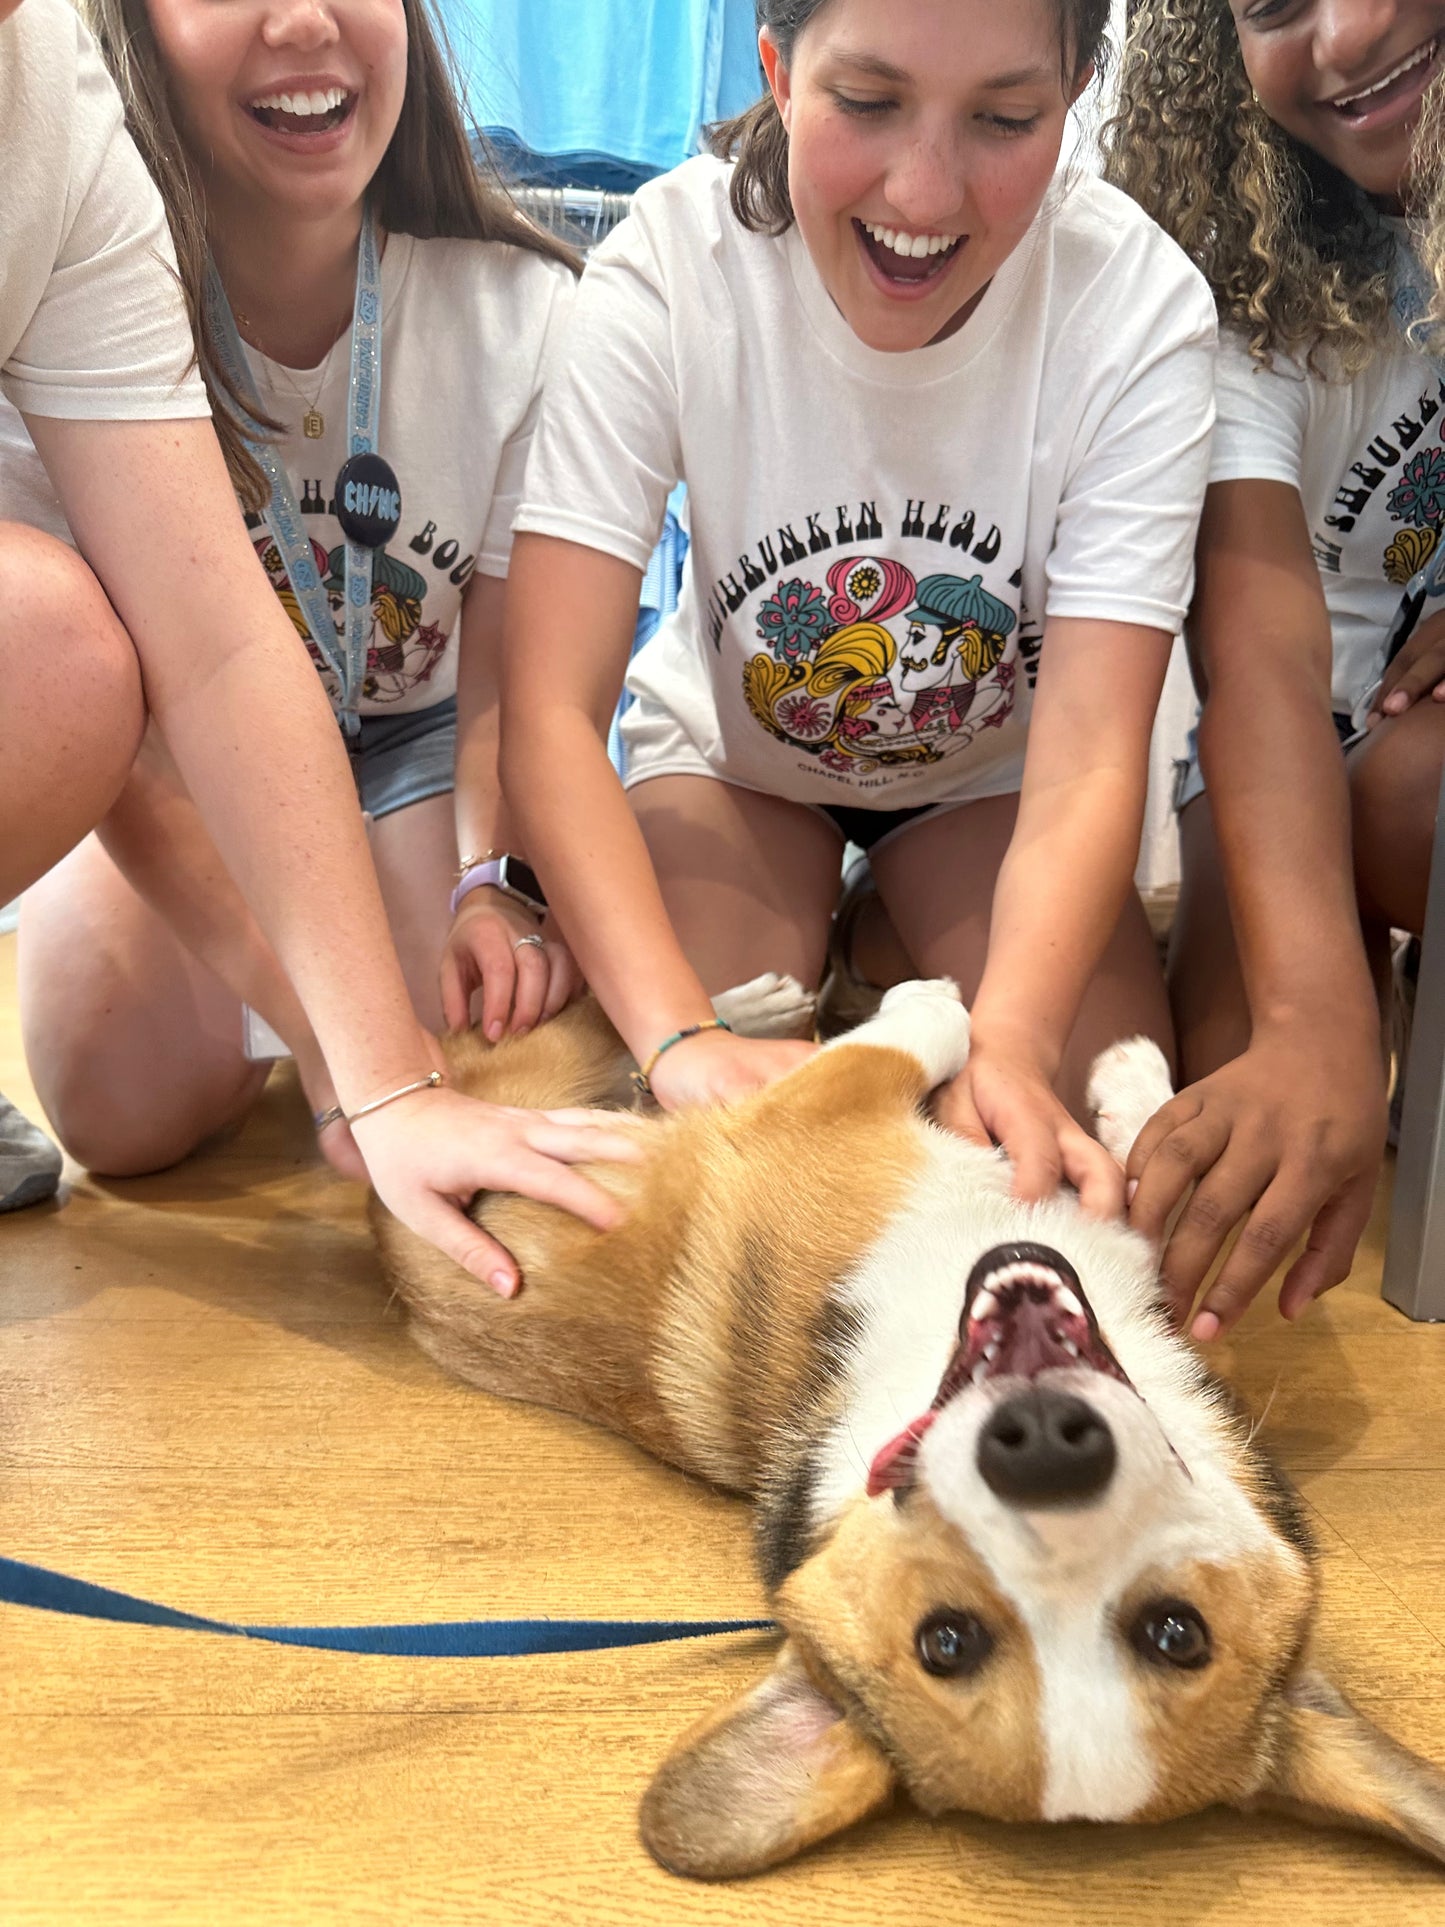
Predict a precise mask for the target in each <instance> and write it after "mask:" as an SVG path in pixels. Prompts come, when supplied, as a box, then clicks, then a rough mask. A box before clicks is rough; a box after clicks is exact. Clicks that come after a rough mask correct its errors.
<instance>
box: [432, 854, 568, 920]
mask: <svg viewBox="0 0 1445 1927" xmlns="http://www.w3.org/2000/svg"><path fill="white" fill-rule="evenodd" d="M486 885H490V886H491V888H492V889H494V890H500V891H501V893H502V895H503V896H504V897H511V898H512V899H513V901H514V902H516V903H520V904H521V905H522V907H523V908H524V909H527V910H530V911H531V912H532V914H533V915H534V916H538V917H545V916H546V914H547V899H546V897H545V896H544V895H543V894H542V886H541V884H540V883H539V882H538V881H537V873H536V871H535V870H534V869H533V868H532V866H531V865H530V864H529V863H524V862H523V861H522V859H521V857H519V856H494V857H488V858H487V860H486V862H485V863H474V864H473V865H472V867H471V868H470V869H469V870H464V871H463V872H462V875H461V880H460V881H459V882H458V884H457V887H456V889H455V890H453V891H452V897H451V910H452V915H453V916H455V915H456V914H457V906H458V905H459V904H460V903H461V900H462V898H463V897H467V896H470V895H471V893H472V891H473V890H480V889H482V888H483V887H484V886H486Z"/></svg>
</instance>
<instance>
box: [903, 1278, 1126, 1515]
mask: <svg viewBox="0 0 1445 1927" xmlns="http://www.w3.org/2000/svg"><path fill="white" fill-rule="evenodd" d="M1080 1368H1082V1369H1084V1370H1087V1371H1093V1372H1101V1373H1103V1374H1104V1375H1105V1376H1106V1377H1108V1378H1116V1379H1118V1380H1119V1382H1120V1384H1122V1385H1130V1381H1129V1378H1128V1376H1127V1374H1126V1373H1125V1372H1124V1370H1123V1368H1122V1366H1121V1365H1120V1364H1119V1361H1118V1359H1117V1358H1115V1356H1114V1354H1113V1353H1112V1352H1111V1351H1110V1350H1109V1347H1108V1346H1107V1345H1106V1344H1105V1343H1104V1339H1103V1336H1102V1334H1101V1333H1100V1331H1099V1321H1098V1320H1097V1318H1095V1316H1094V1310H1093V1307H1092V1306H1091V1305H1090V1303H1089V1301H1088V1298H1087V1296H1086V1295H1085V1292H1084V1288H1083V1286H1082V1285H1081V1284H1080V1283H1079V1275H1078V1273H1077V1272H1076V1271H1075V1270H1074V1267H1073V1266H1072V1265H1071V1264H1070V1263H1069V1261H1068V1259H1067V1258H1065V1257H1063V1256H1061V1254H1060V1253H1059V1252H1057V1251H1052V1250H1050V1248H1049V1247H1048V1246H1047V1245H1036V1244H1010V1245H996V1246H995V1247H994V1249H993V1250H992V1251H986V1252H985V1253H984V1255H983V1256H982V1257H981V1258H980V1259H979V1261H978V1263H977V1264H976V1265H975V1266H974V1268H973V1270H972V1271H971V1272H970V1273H969V1279H968V1284H967V1286H966V1287H965V1289H964V1295H963V1316H962V1319H961V1320H960V1322H959V1334H958V1345H957V1347H956V1349H955V1351H954V1354H953V1357H952V1358H951V1359H950V1361H949V1365H948V1370H947V1371H946V1372H945V1373H944V1375H943V1382H942V1383H941V1384H940V1386H939V1388H938V1396H937V1397H936V1398H935V1399H934V1401H933V1404H932V1405H931V1406H930V1407H929V1409H928V1410H927V1411H926V1412H924V1413H923V1414H922V1415H921V1416H920V1417H918V1418H916V1419H914V1420H913V1422H912V1423H911V1424H910V1425H908V1426H905V1428H904V1429H903V1431H901V1432H900V1433H899V1434H898V1436H897V1437H896V1438H892V1439H890V1440H889V1441H888V1443H887V1444H886V1445H885V1446H884V1447H883V1449H882V1451H881V1452H879V1453H878V1455H877V1457H876V1458H875V1459H874V1461H873V1464H872V1466H871V1467H870V1468H869V1473H868V1492H869V1496H870V1497H873V1496H876V1494H878V1493H880V1492H886V1491H889V1490H890V1489H894V1490H896V1489H898V1488H902V1487H907V1486H909V1485H911V1484H912V1483H913V1476H914V1461H915V1459H916V1458H917V1456H918V1448H919V1446H920V1444H921V1443H922V1441H923V1437H924V1434H925V1433H926V1432H927V1431H928V1428H929V1426H931V1425H932V1424H933V1422H934V1420H935V1419H936V1418H937V1417H938V1414H939V1413H940V1412H941V1411H942V1410H943V1409H944V1407H945V1406H946V1405H948V1404H949V1403H950V1402H951V1401H952V1400H953V1399H955V1398H957V1397H958V1396H959V1394H960V1393H962V1392H964V1391H965V1390H967V1389H968V1388H969V1387H971V1386H981V1385H985V1384H987V1383H988V1382H989V1380H990V1379H995V1378H1010V1379H1015V1378H1025V1379H1035V1378H1038V1377H1039V1376H1040V1375H1041V1374H1042V1373H1044V1372H1051V1371H1076V1370H1079V1369H1080ZM1130 1390H1131V1391H1132V1390H1133V1387H1132V1385H1130Z"/></svg>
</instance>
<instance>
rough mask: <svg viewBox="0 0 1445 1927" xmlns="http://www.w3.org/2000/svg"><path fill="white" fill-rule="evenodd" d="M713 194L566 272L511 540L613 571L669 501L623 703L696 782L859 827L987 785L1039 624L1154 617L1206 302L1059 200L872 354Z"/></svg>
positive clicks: (1103, 209)
mask: <svg viewBox="0 0 1445 1927" xmlns="http://www.w3.org/2000/svg"><path fill="white" fill-rule="evenodd" d="M729 173H730V169H729V166H728V164H727V163H724V162H721V161H718V160H714V159H711V158H709V157H701V158H699V159H696V160H692V161H689V162H687V163H686V164H685V165H684V166H682V167H680V168H678V169H676V170H675V171H674V172H673V173H671V174H669V175H666V176H664V177H663V178H662V179H660V180H657V181H654V182H652V183H650V184H649V185H648V186H646V187H644V188H643V189H642V190H641V192H640V193H639V194H638V195H637V197H636V199H635V201H634V203H633V211H632V214H631V217H630V218H629V219H628V220H627V221H625V222H624V223H623V224H622V226H621V227H619V228H618V229H617V230H616V231H615V232H614V233H613V234H612V235H611V236H610V237H609V238H608V239H607V240H606V241H605V242H604V243H603V244H602V246H601V247H600V248H599V249H598V250H597V252H596V253H595V254H594V256H593V257H592V259H591V261H590V262H589V264H588V267H587V271H586V274H585V275H584V276H583V280H582V286H581V290H580V292H579V295H578V300H577V304H576V307H575V309H574V311H573V317H572V321H571V323H570V324H569V327H568V329H567V332H566V335H565V339H564V342H563V345H562V348H561V350H560V352H559V354H558V357H557V361H556V365H555V367H554V369H553V371H552V374H551V376H550V378H549V382H548V388H547V393H546V396H545V398H544V402H543V408H542V421H541V426H540V428H539V429H538V433H537V437H536V442H535V445H534V448H533V452H532V459H531V462H530V464H529V467H528V470H527V482H526V488H525V491H524V497H523V503H522V508H521V510H520V512H519V514H518V516H517V521H516V527H517V528H518V529H519V530H522V529H526V530H535V531H538V532H540V533H542V534H546V535H552V536H559V537H562V538H564V539H566V540H570V541H573V542H578V543H583V544H586V545H587V546H590V547H593V548H598V549H602V550H605V551H606V552H607V553H608V554H611V555H616V556H618V557H621V558H622V559H624V560H626V561H627V562H630V563H631V564H633V565H634V566H635V567H637V568H642V567H644V566H645V564H646V562H647V559H648V555H649V553H650V551H651V548H652V545H653V543H654V542H655V541H656V539H657V534H658V531H659V529H660V527H661V524H662V519H663V511H664V505H665V503H666V499H667V495H668V492H669V490H670V489H671V488H672V487H673V485H674V483H675V482H677V481H678V480H679V479H682V480H685V481H686V482H687V485H688V514H689V533H690V535H691V539H692V546H691V549H690V551H689V555H688V562H687V570H686V575H685V580H684V583H683V590H682V598H681V602H680V604H679V607H678V609H677V612H676V614H675V615H674V616H672V617H670V618H669V619H668V620H666V621H665V622H664V623H663V625H662V627H661V628H660V630H659V631H658V634H657V636H656V637H655V638H654V639H653V641H651V642H650V643H649V644H647V646H646V647H645V648H644V649H643V650H642V652H641V653H640V654H639V655H638V657H637V659H636V661H635V663H634V665H633V669H632V672H631V674H630V676H629V679H628V681H629V687H630V688H631V689H632V690H633V692H634V693H635V694H637V695H638V696H639V697H641V698H642V699H643V700H642V701H641V702H639V704H638V705H637V707H636V710H635V711H634V712H632V715H633V716H636V717H639V718H640V719H641V721H640V724H639V727H641V728H644V729H645V728H646V726H647V717H648V715H649V713H651V714H652V715H656V714H657V713H658V711H659V710H661V711H663V712H667V713H668V714H670V716H671V718H673V719H675V722H676V724H677V726H678V727H679V728H680V730H681V731H683V732H685V734H686V736H687V738H688V739H689V741H690V743H691V745H692V746H693V747H694V749H695V750H696V752H697V753H698V754H699V755H700V756H701V757H702V758H703V759H705V762H706V765H707V766H708V767H709V768H711V769H712V770H714V771H715V772H716V773H717V774H719V775H722V776H725V777H727V778H728V779H730V780H732V781H735V782H738V783H741V784H743V785H745V786H748V787H752V788H756V789H762V790H766V791H769V792H771V793H773V794H775V795H779V796H785V797H790V798H793V799H796V800H798V801H802V802H832V803H839V804H844V803H861V804H863V805H865V806H871V807H878V808H899V807H909V806H912V805H915V804H924V803H927V802H931V801H933V800H936V799H940V798H944V797H958V796H960V795H962V794H981V793H986V791H987V789H988V788H990V787H991V788H993V789H1004V788H1014V787H1017V782H1018V773H1019V769H1020V766H1021V756H1022V749H1023V740H1024V732H1025V726H1026V719H1027V714H1028V709H1029V702H1030V690H1031V686H1032V682H1033V676H1034V672H1035V670H1036V667H1037V660H1036V659H1037V655H1038V650H1039V646H1040V641H1041V637H1042V626H1043V623H1044V621H1045V620H1046V619H1047V618H1048V617H1050V616H1081V617H1097V618H1103V619H1106V620H1109V619H1112V620H1117V621H1121V622H1128V623H1140V624H1147V625H1149V626H1150V627H1154V628H1159V629H1162V630H1164V631H1166V632H1167V633H1170V634H1172V633H1173V632H1174V631H1175V630H1176V629H1177V628H1178V626H1179V624H1180V622H1181V620H1182V617H1183V613H1184V609H1185V606H1186V604H1187V600H1188V594H1189V589H1190V585H1191V579H1192V576H1191V571H1192V553H1193V544H1194V534H1195V525H1196V522H1197V518H1198V513H1199V507H1200V503H1201V500H1202V496H1203V491H1204V486H1205V478H1206V473H1207V466H1208V440H1209V428H1210V422H1211V419H1212V415H1213V370H1212V361H1213V349H1214V337H1215V322H1214V309H1213V305H1212V302H1211V300H1210V297H1209V293H1208V290H1207V288H1206V287H1205V284H1204V282H1203V280H1202V278H1201V277H1200V276H1199V274H1198V273H1197V272H1196V271H1195V269H1194V268H1193V267H1192V266H1191V265H1190V264H1189V262H1188V261H1187V260H1186V259H1185V257H1184V255H1183V254H1182V253H1181V252H1180V251H1179V249H1178V248H1176V247H1175V245H1174V244H1173V242H1172V241H1170V240H1168V239H1167V238H1166V236H1165V235H1164V234H1163V233H1162V232H1161V231H1160V230H1159V229H1158V228H1157V227H1155V226H1154V225H1153V223H1152V222H1150V221H1149V220H1148V218H1147V217H1146V216H1145V215H1144V214H1143V213H1141V211H1140V210H1139V209H1138V208H1137V207H1136V206H1135V205H1134V204H1133V203H1132V202H1131V201H1129V200H1127V199H1126V198H1125V197H1124V196H1123V195H1121V194H1119V193H1117V192H1115V191H1114V190H1113V189H1112V188H1109V187H1106V186H1104V185H1103V183H1102V182H1099V181H1097V180H1094V179H1092V178H1088V177H1080V178H1078V179H1076V180H1075V181H1074V182H1073V184H1072V185H1071V187H1070V188H1069V189H1068V191H1067V192H1065V193H1063V194H1062V195H1060V194H1058V193H1057V192H1056V193H1054V194H1051V196H1050V199H1049V202H1048V204H1047V205H1046V207H1045V209H1044V210H1043V211H1042V212H1041V213H1040V215H1039V218H1038V219H1037V220H1036V221H1035V223H1034V224H1033V227H1032V228H1031V230H1030V232H1029V233H1028V235H1027V236H1026V237H1025V239H1024V240H1023V241H1022V243H1021V244H1020V245H1019V247H1018V248H1016V249H1015V251H1014V253H1013V254H1012V255H1011V256H1010V258H1009V259H1008V260H1007V261H1006V262H1005V263H1004V265H1003V267H1002V268H1001V269H1000V270H999V272H998V274H997V275H996V276H995V278H994V280H993V283H992V285H991V286H990V287H989V289H988V291H987V292H986V294H985V295H984V297H983V300H982V301H981V302H980V304H979V306H978V308H977V309H976V310H975V312H974V313H973V315H972V316H971V317H970V319H969V320H968V322H967V323H966V324H965V325H964V326H963V327H962V328H961V329H960V330H959V331H958V333H957V334H955V335H954V336H953V337H952V338H951V339H949V340H947V341H942V342H938V343H935V344H933V345H931V346H928V347H925V348H920V349H917V350H915V351H912V352H910V353H906V354H887V353H883V352H880V351H877V350H874V349H871V348H868V347H866V346H865V345H864V344H863V343H862V342H861V341H859V340H858V338H857V337H856V336H855V335H854V334H853V332H852V330H851V329H850V328H849V327H848V325H847V323H846V322H845V321H844V320H843V318H842V316H841V315H840V314H839V313H838V311H837V309H836V308H835V307H834V305H833V303H832V301H831V300H830V298H829V296H828V294H827V292H826V290H825V289H824V287H823V284H822V282H821V280H820V279H819V277H818V274H817V271H816V269H815V268H814V266H813V263H812V260H811V258H810V257H809V255H808V252H807V249H806V247H805V246H804V245H803V242H802V241H801V239H800V237H799V235H798V233H797V230H796V228H790V229H789V230H788V231H787V232H786V233H785V234H783V235H782V236H779V237H772V236H767V235H761V234H754V233H750V232H748V231H747V230H746V229H745V228H743V227H742V225H741V224H740V223H739V222H738V221H737V220H736V218H735V217H734V215H733V214H732V211H731V209H730V207H729V205H728V180H729ZM1099 669H1100V674H1101V675H1105V676H1107V675H1108V674H1109V663H1108V661H1107V658H1106V657H1105V658H1102V659H1101V661H1100V665H1099ZM626 728H627V724H626V723H625V724H624V731H626Z"/></svg>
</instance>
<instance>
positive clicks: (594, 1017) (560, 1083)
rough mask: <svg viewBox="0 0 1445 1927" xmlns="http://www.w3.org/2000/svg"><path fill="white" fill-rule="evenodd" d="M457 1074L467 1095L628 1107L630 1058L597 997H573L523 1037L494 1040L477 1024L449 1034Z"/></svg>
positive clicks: (447, 1045) (450, 1060) (549, 1107)
mask: <svg viewBox="0 0 1445 1927" xmlns="http://www.w3.org/2000/svg"><path fill="white" fill-rule="evenodd" d="M443 1048H444V1049H445V1051H446V1056H447V1069H448V1071H449V1072H450V1075H451V1081H452V1083H453V1084H454V1085H455V1086H456V1088H457V1089H458V1090H459V1091H464V1092H465V1093H466V1095H467V1096H468V1097H480V1098H483V1099H484V1100H485V1101H486V1102H487V1103H488V1104H515V1105H517V1106H519V1107H520V1108H521V1109H523V1110H534V1109H535V1110H546V1111H554V1110H566V1109H574V1108H585V1109H587V1110H593V1109H597V1108H602V1109H610V1110H618V1109H625V1108H629V1107H630V1106H631V1103H632V1095H633V1093H632V1087H631V1085H630V1083H629V1082H628V1073H629V1071H630V1070H631V1069H632V1059H631V1057H630V1056H629V1055H628V1052H627V1047H626V1046H625V1045H624V1044H623V1042H622V1039H621V1038H620V1037H619V1036H618V1035H617V1032H616V1031H615V1030H614V1029H613V1028H612V1026H611V1024H610V1023H609V1022H608V1021H607V1018H606V1017H605V1016H604V1015H603V1012H602V1006H601V1005H600V1004H599V1003H598V1002H597V1000H596V998H595V997H584V998H582V999H581V1001H580V1002H578V1003H575V1004H571V1005H569V1006H568V1008H567V1009H566V1010H564V1011H561V1012H560V1013H559V1014H558V1015H557V1016H556V1017H554V1018H553V1019H552V1020H551V1022H550V1023H546V1024H543V1025H542V1026H541V1027H540V1028H539V1029H537V1030H533V1031H528V1033H527V1035H526V1036H525V1037H504V1038H502V1039H501V1041H500V1042H499V1043H496V1044H488V1043H487V1041H486V1039H485V1038H484V1037H482V1036H481V1035H480V1033H479V1032H477V1031H474V1030H463V1031H457V1032H456V1033H455V1034H454V1035H453V1036H451V1037H448V1038H446V1039H445V1041H444V1045H443Z"/></svg>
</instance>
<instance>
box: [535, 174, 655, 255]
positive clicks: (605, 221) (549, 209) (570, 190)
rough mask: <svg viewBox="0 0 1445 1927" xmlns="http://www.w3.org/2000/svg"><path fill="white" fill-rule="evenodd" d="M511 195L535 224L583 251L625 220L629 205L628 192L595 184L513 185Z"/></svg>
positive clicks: (629, 208)
mask: <svg viewBox="0 0 1445 1927" xmlns="http://www.w3.org/2000/svg"><path fill="white" fill-rule="evenodd" d="M512 199H513V200H514V201H515V202H516V203H517V206H518V207H519V208H521V210H522V212H523V213H524V214H525V215H526V216H527V218H528V219H529V220H531V221H535V222H536V223H537V225H538V227H541V228H545V229H546V230H547V232H548V233H549V234H555V235H556V236H557V237H558V238H559V240H563V241H566V242H568V243H569V244H570V245H571V246H572V247H574V248H578V249H580V250H581V252H583V253H584V254H585V253H586V252H587V250H588V249H589V248H592V247H595V246H596V244H597V243H598V242H599V241H600V240H601V239H602V237H603V236H604V235H606V234H610V233H611V232H612V230H613V228H615V227H616V226H617V224H618V222H619V221H622V220H625V219H626V218H627V215H628V213H629V212H630V211H631V208H632V196H631V195H630V194H617V193H611V192H604V191H603V190H602V189H601V188H595V187H515V188H513V189H512Z"/></svg>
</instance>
